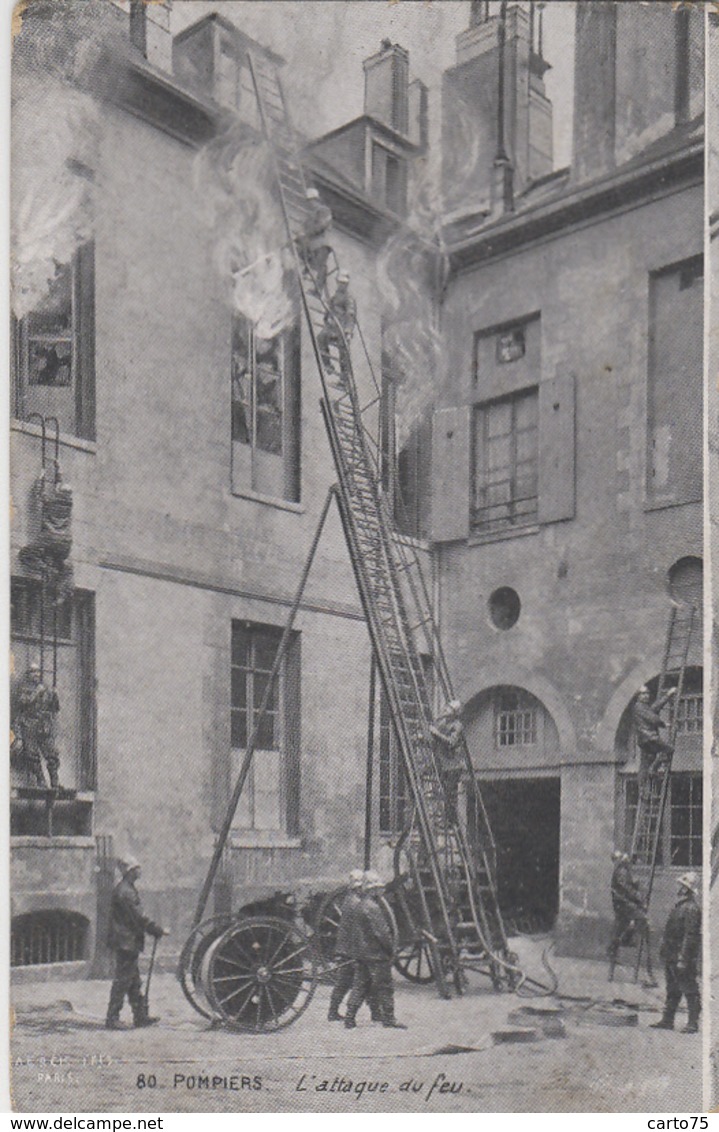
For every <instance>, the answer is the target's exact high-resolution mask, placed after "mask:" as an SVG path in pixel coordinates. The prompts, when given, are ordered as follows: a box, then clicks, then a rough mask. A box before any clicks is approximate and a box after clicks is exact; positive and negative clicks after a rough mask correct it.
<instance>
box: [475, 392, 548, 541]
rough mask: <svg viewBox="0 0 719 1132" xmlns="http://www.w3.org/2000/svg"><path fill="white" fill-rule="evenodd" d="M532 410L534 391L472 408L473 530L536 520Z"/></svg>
mask: <svg viewBox="0 0 719 1132" xmlns="http://www.w3.org/2000/svg"><path fill="white" fill-rule="evenodd" d="M537 409H538V395H537V390H536V389H530V390H527V391H524V392H522V393H517V394H514V395H512V396H511V397H505V398H503V399H502V400H499V401H493V402H489V403H487V404H484V405H477V406H476V407H475V410H474V437H473V439H474V477H473V496H472V528H473V529H474V530H475V531H484V532H491V531H501V530H505V529H507V528H508V527H514V526H521V525H523V524H526V523H534V522H536V521H537V506H538V487H537V482H538V479H537V477H538V443H537V434H538V429H537Z"/></svg>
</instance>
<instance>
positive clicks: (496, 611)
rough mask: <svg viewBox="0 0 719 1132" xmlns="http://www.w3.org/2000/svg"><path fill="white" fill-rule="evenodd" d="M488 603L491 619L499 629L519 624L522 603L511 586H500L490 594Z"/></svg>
mask: <svg viewBox="0 0 719 1132" xmlns="http://www.w3.org/2000/svg"><path fill="white" fill-rule="evenodd" d="M488 604H489V616H490V619H491V621H492V624H493V625H494V626H495V627H496V628H497V629H511V628H512V626H513V625H516V624H517V621H518V620H519V614H520V612H521V610H522V603H521V601H520V600H519V594H518V593H517V591H516V590H513V589H512V587H511V586H500V588H499V589H498V590H495V591H494V593H493V594H492V595H491V596H490V599H489V603H488Z"/></svg>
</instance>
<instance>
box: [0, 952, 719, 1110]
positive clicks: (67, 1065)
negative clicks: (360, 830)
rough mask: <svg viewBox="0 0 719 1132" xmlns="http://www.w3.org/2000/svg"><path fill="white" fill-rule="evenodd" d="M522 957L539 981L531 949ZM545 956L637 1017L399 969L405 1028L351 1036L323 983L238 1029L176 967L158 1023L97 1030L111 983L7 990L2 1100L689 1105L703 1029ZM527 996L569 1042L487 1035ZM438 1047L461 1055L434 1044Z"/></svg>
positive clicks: (568, 990) (628, 989) (303, 1105)
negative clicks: (204, 1013) (423, 979)
mask: <svg viewBox="0 0 719 1132" xmlns="http://www.w3.org/2000/svg"><path fill="white" fill-rule="evenodd" d="M535 952H536V949H535ZM532 959H533V964H532V966H530V970H534V971H535V972H536V973H537V976H538V977H539V973H540V964H539V961H538V960H539V956H538V954H537V953H535V954H534V955H533V956H532ZM552 964H553V966H554V968H555V970H556V972H557V974H558V976H559V993H560V995H565V996H590V997H591V998H594V999H601V1000H603V1001H604V1002H609V1001H611V1000H612V999H623V1000H625V1001H627V1002H630V1003H633V1004H636V1005H637V1006H638V1008H639V1010H638V1014H639V1021H638V1025H635V1026H626V1025H606V1024H605V1025H602V1024H599V1022H598V1020H597V1017H598V1015H599V1014H601V1011H597V1010H596V1008H589V1009H587V1004H586V1002H585V1003H584V1004H578V1003H577V1002H573V1001H571V1000H570V999H568V998H564V999H562V998H560V997H556V996H555V997H554V998H552V999H547V998H544V999H534V1000H529V999H523V998H519V997H518V996H517V995H514V994H506V993H504V994H497V993H495V992H494V991H492V989H491V987H490V985H489V983H488V982H487V981H486V980H484V979H481V978H480V977H479V976H472V977H471V979H472V981H471V983H470V986H469V988H468V990H467V993H466V994H465V995H464V996H463V997H461V998H457V999H453V1000H451V1001H448V1002H446V1001H442V1000H441V999H439V998H438V997H437V995H436V992H435V990H434V988H433V987H416V986H412V985H410V984H408V983H406V982H405V981H404V980H403V979H401V978H400V977H399V976H396V977H395V985H396V1003H397V1016H398V1017H399V1018H400V1019H401V1020H402V1021H404V1022H406V1023H407V1024H408V1027H409V1028H408V1030H407V1031H398V1030H386V1029H383V1028H382V1027H380V1026H377V1025H373V1024H372V1023H371V1022H370V1021H369V1018H368V1016H367V1015H366V1013H365V1012H363V1013H362V1014H360V1018H359V1022H360V1024H359V1026H358V1028H357V1029H356V1030H354V1031H347V1030H345V1029H344V1027H343V1026H342V1025H341V1024H337V1023H335V1024H332V1025H330V1024H329V1023H328V1022H327V1021H326V1015H327V1002H328V998H329V989H328V988H327V987H325V986H320V987H318V989H317V992H316V994H315V997H314V999H313V1000H312V1002H311V1003H310V1005H309V1007H308V1009H307V1010H306V1012H305V1013H304V1014H303V1015H302V1016H301V1017H300V1018H299V1019H298V1020H297V1022H296V1023H294V1025H292V1026H291V1027H289V1028H288V1029H286V1030H283V1031H281V1032H279V1033H277V1034H270V1035H261V1036H245V1035H241V1034H232V1033H227V1032H224V1031H222V1030H216V1029H210V1028H209V1026H208V1023H207V1022H206V1021H204V1020H203V1019H202V1018H201V1017H200V1016H199V1015H196V1014H195V1013H194V1011H193V1010H192V1008H191V1007H190V1006H189V1005H188V1004H187V1002H186V1001H185V999H184V997H183V995H182V992H181V990H180V987H179V984H178V983H177V982H176V981H175V979H174V977H173V976H172V975H170V974H160V975H154V976H153V981H152V993H151V997H152V1012H153V1013H157V1014H160V1015H162V1021H161V1022H160V1024H159V1025H158V1026H157V1027H153V1028H152V1029H151V1030H128V1031H126V1032H108V1031H106V1030H105V1029H104V1028H103V1025H102V1020H103V1016H104V1011H105V1006H106V1003H107V995H108V990H109V984H108V983H105V982H96V981H83V982H80V981H75V982H48V983H32V984H25V985H19V986H16V987H14V988H13V992H12V1001H13V1005H14V1007H15V1010H16V1017H15V1026H14V1030H13V1037H12V1095H13V1103H14V1106H15V1110H16V1111H19V1112H125V1111H130V1112H173V1111H177V1112H233V1111H251V1112H272V1111H310V1112H313V1111H314V1112H322V1111H350V1112H361V1111H365V1112H367V1111H373V1112H391V1111H400V1112H401V1111H425V1112H427V1111H437V1112H441V1111H447V1112H536V1111H539V1112H542V1111H546V1112H553V1111H557V1112H560V1111H569V1112H592V1111H599V1112H602V1111H604V1112H635V1111H639V1112H664V1113H678V1112H691V1111H693V1112H697V1111H700V1110H701V1105H702V1090H701V1069H702V1053H701V1037H700V1036H697V1035H685V1034H681V1033H679V1032H676V1033H668V1032H662V1031H656V1030H651V1029H650V1028H649V1026H650V1024H651V1022H653V1021H656V1020H657V1016H658V1012H659V1008H660V1005H661V999H662V992H661V989H656V990H648V989H644V988H641V987H637V986H635V985H633V984H632V983H631V982H628V981H627V982H624V981H621V980H617V981H615V982H614V983H612V984H608V983H607V981H606V970H605V967H604V965H602V964H599V963H593V962H589V961H586V960H568V959H556V960H555V959H553V960H552ZM63 1003H64V1005H63ZM68 1004H69V1005H68ZM526 1005H534V1006H547V1005H559V1006H564V1007H565V1008H566V1014H565V1015H564V1028H565V1033H566V1036H564V1037H561V1038H560V1037H555V1038H550V1037H544V1036H542V1037H541V1038H540V1039H539V1040H536V1041H533V1042H531V1043H523V1044H506V1045H494V1044H493V1042H492V1036H491V1035H492V1031H495V1030H500V1029H502V1028H506V1027H507V1024H508V1015H509V1013H510V1012H512V1011H514V1010H517V1009H518V1008H519V1007H521V1006H526ZM126 1010H127V1008H126ZM603 1017H604V1019H605V1021H607V1020H611V1018H610V1019H607V1017H606V1015H603ZM683 1024H684V1017H683V1016H682V1015H680V1017H679V1019H678V1028H679V1027H681V1026H682V1025H683ZM450 1045H456V1046H471V1047H472V1050H471V1051H470V1052H461V1053H447V1052H437V1051H438V1050H441V1049H442V1048H443V1047H447V1046H450ZM200 1078H202V1079H203V1081H202V1082H200ZM143 1081H144V1086H145V1087H141V1086H142V1083H143ZM153 1082H154V1083H153ZM208 1085H209V1086H210V1087H208Z"/></svg>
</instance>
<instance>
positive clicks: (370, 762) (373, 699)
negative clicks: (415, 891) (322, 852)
mask: <svg viewBox="0 0 719 1132" xmlns="http://www.w3.org/2000/svg"><path fill="white" fill-rule="evenodd" d="M369 663H370V667H369V716H368V721H367V774H366V778H365V808H364V867H365V871H366V870H367V869H369V867H370V865H371V863H372V770H373V767H374V723H375V715H376V712H377V662H376V660H375V655H374V649H372V650H371V652H370V662H369Z"/></svg>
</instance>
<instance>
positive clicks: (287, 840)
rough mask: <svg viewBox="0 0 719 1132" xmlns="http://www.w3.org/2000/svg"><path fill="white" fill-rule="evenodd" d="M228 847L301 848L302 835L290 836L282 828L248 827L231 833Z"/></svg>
mask: <svg viewBox="0 0 719 1132" xmlns="http://www.w3.org/2000/svg"><path fill="white" fill-rule="evenodd" d="M227 847H228V849H230V850H232V849H301V848H302V838H301V837H289V836H288V835H287V834H286V833H282V832H281V831H280V830H277V831H275V830H272V829H266V830H260V829H255V830H252V829H248V830H242V831H238V832H237V833H231V834H230V837H229V839H228V842H227Z"/></svg>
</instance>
